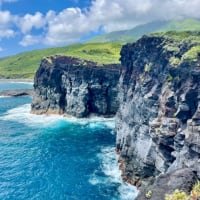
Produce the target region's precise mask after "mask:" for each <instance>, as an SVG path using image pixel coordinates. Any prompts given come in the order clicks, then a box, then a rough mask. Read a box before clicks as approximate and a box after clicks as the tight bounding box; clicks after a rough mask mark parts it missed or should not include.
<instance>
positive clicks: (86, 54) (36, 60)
mask: <svg viewBox="0 0 200 200" xmlns="http://www.w3.org/2000/svg"><path fill="white" fill-rule="evenodd" d="M120 49H121V44H118V43H101V44H97V43H96V44H75V45H70V46H65V47H59V48H50V49H43V50H36V51H30V52H25V53H21V54H17V55H15V56H11V57H7V58H4V59H1V60H0V77H3V78H33V77H34V74H35V72H36V70H37V69H38V67H39V64H40V61H41V59H42V58H43V57H47V56H51V55H56V54H59V55H67V56H73V57H77V58H82V59H86V60H91V61H94V62H98V63H99V64H109V63H119V52H120Z"/></svg>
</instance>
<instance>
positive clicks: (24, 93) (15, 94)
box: [0, 89, 33, 97]
mask: <svg viewBox="0 0 200 200" xmlns="http://www.w3.org/2000/svg"><path fill="white" fill-rule="evenodd" d="M32 95H33V90H32V89H17V90H4V91H0V96H11V97H20V96H32Z"/></svg>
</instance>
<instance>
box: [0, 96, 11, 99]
mask: <svg viewBox="0 0 200 200" xmlns="http://www.w3.org/2000/svg"><path fill="white" fill-rule="evenodd" d="M10 97H11V96H0V99H2V98H10Z"/></svg>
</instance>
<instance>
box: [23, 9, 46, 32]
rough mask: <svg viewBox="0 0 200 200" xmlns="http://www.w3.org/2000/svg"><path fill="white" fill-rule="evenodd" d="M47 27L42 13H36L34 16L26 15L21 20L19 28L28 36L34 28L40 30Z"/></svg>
mask: <svg viewBox="0 0 200 200" xmlns="http://www.w3.org/2000/svg"><path fill="white" fill-rule="evenodd" d="M44 25H45V19H44V17H43V15H42V14H41V13H40V12H36V13H35V14H34V15H30V14H26V15H25V16H24V17H22V18H21V19H20V20H19V27H20V29H21V32H22V33H24V34H26V33H28V32H30V31H31V30H32V29H33V28H36V29H40V28H42V27H43V26H44Z"/></svg>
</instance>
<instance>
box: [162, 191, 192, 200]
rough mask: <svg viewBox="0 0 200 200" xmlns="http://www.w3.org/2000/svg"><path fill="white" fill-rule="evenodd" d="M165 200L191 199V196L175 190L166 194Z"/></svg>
mask: <svg viewBox="0 0 200 200" xmlns="http://www.w3.org/2000/svg"><path fill="white" fill-rule="evenodd" d="M165 200H189V198H188V196H187V194H186V193H185V192H183V191H181V190H175V191H174V192H173V193H172V194H166V195H165Z"/></svg>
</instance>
